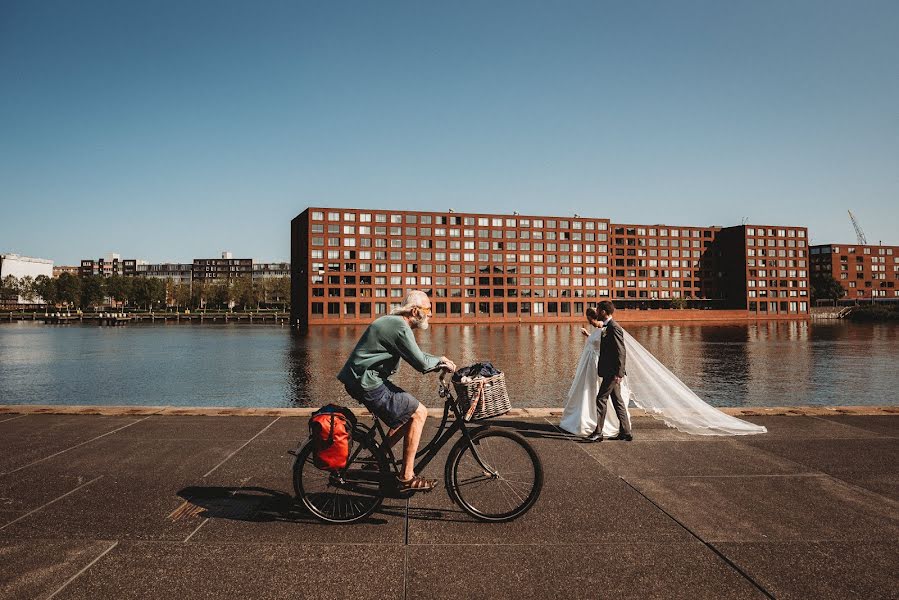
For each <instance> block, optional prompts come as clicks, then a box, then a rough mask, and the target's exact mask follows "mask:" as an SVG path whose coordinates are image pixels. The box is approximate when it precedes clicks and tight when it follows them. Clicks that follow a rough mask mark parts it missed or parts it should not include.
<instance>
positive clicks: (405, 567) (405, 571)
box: [403, 540, 409, 600]
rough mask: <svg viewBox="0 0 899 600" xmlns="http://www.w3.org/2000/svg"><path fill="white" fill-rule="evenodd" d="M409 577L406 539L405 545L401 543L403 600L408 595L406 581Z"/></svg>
mask: <svg viewBox="0 0 899 600" xmlns="http://www.w3.org/2000/svg"><path fill="white" fill-rule="evenodd" d="M408 579H409V544H408V540H407V543H406V544H405V545H403V600H406V598H408V597H409V588H408V586H407V585H406V582H407V581H408Z"/></svg>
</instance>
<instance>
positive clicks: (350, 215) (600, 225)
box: [312, 211, 609, 230]
mask: <svg viewBox="0 0 899 600" xmlns="http://www.w3.org/2000/svg"><path fill="white" fill-rule="evenodd" d="M327 216H328V221H341V220H343V221H345V222H349V223H353V222H355V221H356V217H357V213H354V212H344V213H343V215H341V213H340V212H336V211H329V212H328V213H327ZM341 216H342V217H343V218H342V219H341ZM358 217H359V222H361V223H371V222H372V218H374V222H375V223H388V222H389V223H391V224H401V223H406V224H417V223H420V224H422V225H430V224H434V225H466V226H473V225H477V226H479V227H532V228H534V229H542V228H544V226H545V227H546V228H547V229H557V228H558V229H586V230H596V229H598V230H605V229H608V227H609V224H608V221H569V220H567V219H522V218H512V217H470V216H467V217H463V216H455V215H426V214H425V215H421V214H407V215H405V217H404V216H403V215H398V214H391V215H389V216H388V215H387V214H385V213H374V214H373V213H358ZM312 220H313V221H324V220H325V213H324V212H323V211H312Z"/></svg>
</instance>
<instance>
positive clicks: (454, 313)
mask: <svg viewBox="0 0 899 600" xmlns="http://www.w3.org/2000/svg"><path fill="white" fill-rule="evenodd" d="M615 297H616V298H633V299H646V300H668V299H672V298H681V297H683V296H681V295H680V294H679V293H677V292H671V293H668V292H659V293H647V292H640V293H637V292H627V293H625V292H620V293H617V294H616V296H615ZM688 297H689V296H688ZM589 304H592V303H587V302H570V301H564V300H563V301H547V302H518V301H514V302H506V301H502V302H494V301H490V302H462V301H460V302H440V301H437V302H433V303H432V306H433V309H434V314H435V315H436V316H438V317H462V316H466V315H468V316H475V315H481V316H503V315H515V316H518V315H521V316H531V315H534V316H559V315H562V316H573V315H581V314H583V313H584V309H585V307H586V306H587V305H589ZM793 304H796V302H793ZM799 304H802V305H803V308H802V310H806V309H807V305H806V303H805V302H801V303H799ZM395 306H398V303H388V302H358V303H357V302H313V303H312V304H311V306H310V310H311V313H312V316H313V318H355V317H363V318H368V317H370V316H371V315H372V314H374V315H385V314H387V313H388V309H392V308H393V307H395ZM784 310H787V309H784ZM793 312H795V309H794V310H793Z"/></svg>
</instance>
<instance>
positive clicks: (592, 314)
mask: <svg viewBox="0 0 899 600" xmlns="http://www.w3.org/2000/svg"><path fill="white" fill-rule="evenodd" d="M585 314H586V315H587V319H588V320H590V321H595V320H596V317H597V316H599V315H598V314H597V313H596V309H595V308H593V307H592V306H588V307H587V312H586V313H585Z"/></svg>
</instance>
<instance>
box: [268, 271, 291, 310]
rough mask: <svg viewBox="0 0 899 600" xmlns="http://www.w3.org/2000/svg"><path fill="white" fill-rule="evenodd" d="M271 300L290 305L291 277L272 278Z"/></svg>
mask: <svg viewBox="0 0 899 600" xmlns="http://www.w3.org/2000/svg"><path fill="white" fill-rule="evenodd" d="M269 302H272V303H273V304H281V305H283V306H290V277H277V278H275V279H274V280H272V289H271V294H270V296H269Z"/></svg>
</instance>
